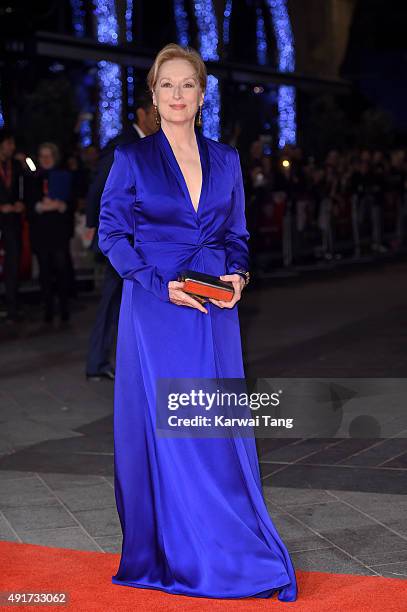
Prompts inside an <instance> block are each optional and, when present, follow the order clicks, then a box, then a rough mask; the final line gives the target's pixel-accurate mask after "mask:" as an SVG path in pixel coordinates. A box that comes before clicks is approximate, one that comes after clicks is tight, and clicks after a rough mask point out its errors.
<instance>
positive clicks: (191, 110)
mask: <svg viewBox="0 0 407 612" xmlns="http://www.w3.org/2000/svg"><path fill="white" fill-rule="evenodd" d="M203 99H204V96H203V93H202V92H201V88H200V85H199V81H198V76H197V74H196V72H195V69H194V67H193V66H192V64H191V63H190V62H188V60H184V59H172V60H167V61H166V62H164V63H163V64H162V65H161V67H160V69H159V71H158V75H157V82H156V84H155V88H154V90H153V104H155V105H156V106H158V112H159V114H160V116H161V119H164V120H165V121H168V122H169V123H190V122H193V121H194V120H195V115H196V113H197V112H198V107H199V106H200V105H201V104H203Z"/></svg>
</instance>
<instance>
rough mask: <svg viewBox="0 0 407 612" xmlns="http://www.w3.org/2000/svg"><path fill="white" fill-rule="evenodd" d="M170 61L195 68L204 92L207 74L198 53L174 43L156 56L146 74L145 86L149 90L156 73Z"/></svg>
mask: <svg viewBox="0 0 407 612" xmlns="http://www.w3.org/2000/svg"><path fill="white" fill-rule="evenodd" d="M172 59H184V60H187V61H188V62H189V63H190V64H191V65H192V66H193V68H195V71H196V73H197V77H198V82H199V85H200V87H201V90H202V91H203V92H205V90H206V82H207V79H208V73H207V71H206V66H205V64H204V61H203V59H202V57H201V56H200V54H199V53H198V51H196V50H195V49H193V48H192V47H181V45H177V44H176V43H169V44H168V45H165V47H163V48H162V49H161V51H159V52H158V54H157V55H156V57H155V60H154V63H153V65H152V66H151V68H150V70H149V72H148V74H147V86H148V88H149V90H150V91H152V90H153V89H154V87H155V85H156V83H157V77H158V71H159V70H160V68H161V66H162V65H163V63H164V62H166V61H167V60H172Z"/></svg>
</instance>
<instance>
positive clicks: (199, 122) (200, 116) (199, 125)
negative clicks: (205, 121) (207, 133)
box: [196, 105, 202, 127]
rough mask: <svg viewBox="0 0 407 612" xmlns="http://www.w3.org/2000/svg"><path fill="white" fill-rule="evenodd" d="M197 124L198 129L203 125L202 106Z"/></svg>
mask: <svg viewBox="0 0 407 612" xmlns="http://www.w3.org/2000/svg"><path fill="white" fill-rule="evenodd" d="M196 124H197V126H198V127H201V125H202V105H201V106H200V107H199V115H198V119H197V120H196Z"/></svg>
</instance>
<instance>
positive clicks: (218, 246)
mask: <svg viewBox="0 0 407 612" xmlns="http://www.w3.org/2000/svg"><path fill="white" fill-rule="evenodd" d="M151 245H156V246H157V247H158V248H160V247H164V248H165V247H166V246H168V247H169V248H170V249H171V248H174V247H181V248H182V247H185V249H187V250H199V249H203V248H208V249H215V250H219V251H224V250H225V245H224V244H222V243H220V242H217V241H214V240H204V241H202V242H198V243H192V242H173V241H171V242H169V241H167V242H165V241H160V240H147V241H143V242H141V241H138V240H137V241H135V242H134V246H135V247H136V246H140V247H143V246H146V247H149V246H151Z"/></svg>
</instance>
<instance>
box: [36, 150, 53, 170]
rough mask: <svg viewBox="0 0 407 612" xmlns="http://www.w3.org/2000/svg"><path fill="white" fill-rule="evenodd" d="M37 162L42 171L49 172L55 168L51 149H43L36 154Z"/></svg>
mask: <svg viewBox="0 0 407 612" xmlns="http://www.w3.org/2000/svg"><path fill="white" fill-rule="evenodd" d="M38 162H39V164H40V166H41V168H43V169H44V170H50V169H51V168H53V167H54V166H55V159H54V155H53V153H52V151H51V149H48V148H47V147H44V148H43V149H40V151H39V153H38Z"/></svg>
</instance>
